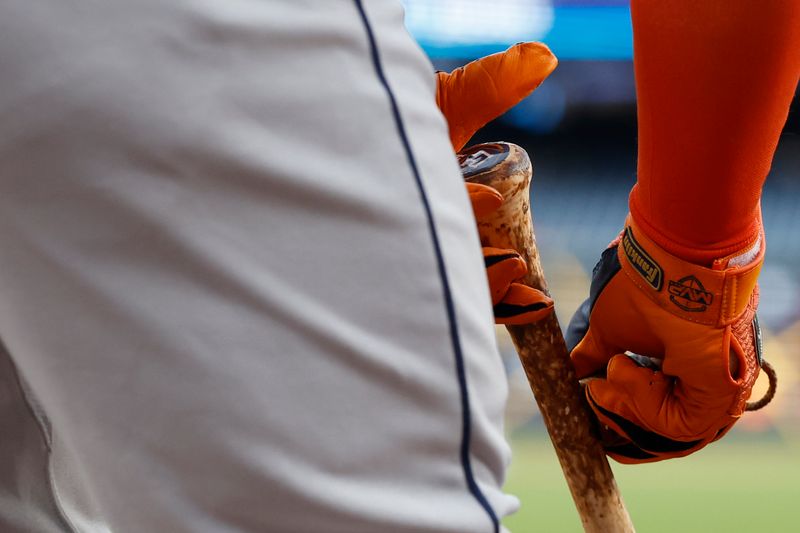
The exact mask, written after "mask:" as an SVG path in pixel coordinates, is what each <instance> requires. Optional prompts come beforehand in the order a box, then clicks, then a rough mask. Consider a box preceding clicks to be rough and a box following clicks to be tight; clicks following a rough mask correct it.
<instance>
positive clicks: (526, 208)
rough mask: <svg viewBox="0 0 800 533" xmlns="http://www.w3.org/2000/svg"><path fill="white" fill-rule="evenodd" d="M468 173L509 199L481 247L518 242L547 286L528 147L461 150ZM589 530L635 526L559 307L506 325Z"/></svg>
mask: <svg viewBox="0 0 800 533" xmlns="http://www.w3.org/2000/svg"><path fill="white" fill-rule="evenodd" d="M458 159H459V164H460V165H461V172H462V175H463V176H464V179H465V180H466V181H469V182H474V183H480V184H483V185H489V186H490V187H494V188H495V189H497V190H498V191H499V192H500V194H502V195H503V198H504V202H503V205H502V206H501V207H500V209H499V210H497V211H496V212H495V213H493V214H492V215H491V216H489V217H487V218H486V219H485V220H482V221H480V222H479V223H478V232H479V234H480V238H481V244H482V245H483V246H492V247H496V248H513V249H515V250H517V251H518V252H519V253H520V255H522V258H523V259H524V260H525V262H526V263H527V264H528V274H527V276H526V277H525V278H524V279H523V280H521V281H522V282H523V283H525V284H526V285H528V286H530V287H533V288H536V289H539V290H541V291H543V292H545V293H547V283H546V282H545V277H544V272H543V271H542V265H541V262H540V260H539V252H538V250H537V248H536V240H535V236H534V232H533V221H532V219H531V210H530V183H531V178H532V176H533V169H532V166H531V161H530V158H529V157H528V154H527V153H526V152H525V150H523V149H522V148H520V147H519V146H517V145H515V144H511V143H504V142H495V143H485V144H478V145H475V146H472V147H470V148H467V149H466V150H464V151H462V152H460V153H459V154H458ZM507 329H508V331H509V333H510V334H511V338H512V340H513V341H514V345H515V347H516V349H517V354H518V355H519V358H520V361H521V362H522V367H523V368H524V369H525V374H526V375H527V377H528V382H529V383H530V386H531V389H532V390H533V395H534V398H535V399H536V402H537V403H538V405H539V410H540V411H541V414H542V418H543V419H544V423H545V425H546V426H547V431H548V433H549V434H550V439H551V440H552V442H553V447H554V448H555V451H556V455H557V456H558V460H559V462H560V463H561V468H562V470H563V472H564V477H565V478H566V481H567V485H568V486H569V489H570V492H571V493H572V499H573V500H574V501H575V506H576V507H577V510H578V514H579V515H580V518H581V522H582V523H583V528H584V530H585V531H586V532H587V533H617V532H620V533H622V532H625V533H627V532H633V531H634V528H633V524H632V522H631V519H630V516H629V515H628V511H627V510H626V509H625V504H624V503H623V501H622V496H621V495H620V492H619V489H618V487H617V484H616V482H615V481H614V474H613V473H612V472H611V467H610V466H609V464H608V459H607V458H606V454H605V452H604V450H603V446H602V444H601V443H600V440H599V438H598V436H597V434H596V431H595V425H594V422H593V415H592V413H591V410H590V408H589V406H588V404H587V403H586V400H585V398H584V395H583V391H582V389H581V387H580V385H579V383H578V379H577V377H576V376H575V371H574V370H573V368H572V364H571V363H570V360H569V354H568V353H567V347H566V344H565V342H564V337H563V335H562V333H561V328H560V326H559V324H558V319H557V318H556V316H555V313H551V314H550V315H549V316H548V317H547V318H545V319H543V320H541V321H539V322H536V323H534V324H527V325H523V326H507Z"/></svg>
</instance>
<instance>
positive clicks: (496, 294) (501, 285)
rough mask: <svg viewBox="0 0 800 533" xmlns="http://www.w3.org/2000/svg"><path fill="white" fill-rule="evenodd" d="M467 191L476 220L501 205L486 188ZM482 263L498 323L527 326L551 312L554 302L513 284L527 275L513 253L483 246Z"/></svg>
mask: <svg viewBox="0 0 800 533" xmlns="http://www.w3.org/2000/svg"><path fill="white" fill-rule="evenodd" d="M467 192H468V193H469V199H470V201H471V202H472V210H473V212H474V213H475V218H476V219H477V220H480V219H481V218H483V217H485V216H487V215H489V214H491V213H492V212H494V211H495V210H497V209H499V208H500V206H501V205H502V204H503V196H502V195H501V194H500V193H499V192H498V191H497V190H496V189H494V188H492V187H489V186H488V185H481V184H479V183H467ZM483 260H484V263H485V264H486V276H487V278H488V281H489V291H490V293H491V295H492V306H493V307H494V318H495V322H496V323H497V324H528V323H531V322H536V321H538V320H541V319H542V318H544V317H546V316H547V315H548V314H550V313H551V312H552V311H553V300H552V299H550V298H549V297H548V296H547V295H546V294H544V293H543V292H542V291H539V290H537V289H534V288H531V287H528V286H527V285H523V284H521V283H515V282H514V280H517V279H520V278H522V277H523V276H524V275H525V274H527V272H528V265H526V264H525V260H524V259H522V257H521V256H520V255H519V254H518V253H517V252H516V251H515V250H507V249H502V248H491V247H484V248H483Z"/></svg>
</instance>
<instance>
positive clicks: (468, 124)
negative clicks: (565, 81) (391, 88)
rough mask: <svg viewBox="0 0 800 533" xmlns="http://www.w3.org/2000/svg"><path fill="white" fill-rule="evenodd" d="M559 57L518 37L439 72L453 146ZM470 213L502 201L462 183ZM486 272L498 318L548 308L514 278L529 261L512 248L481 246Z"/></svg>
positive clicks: (527, 89) (525, 91) (519, 319)
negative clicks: (502, 47) (495, 51)
mask: <svg viewBox="0 0 800 533" xmlns="http://www.w3.org/2000/svg"><path fill="white" fill-rule="evenodd" d="M557 63H558V61H557V60H556V58H555V56H554V55H553V53H552V52H550V49H549V48H547V47H546V46H545V45H543V44H541V43H520V44H516V45H514V46H512V47H511V48H509V49H508V50H506V51H505V52H501V53H498V54H493V55H490V56H487V57H483V58H481V59H478V60H476V61H473V62H471V63H469V64H467V65H465V66H463V67H461V68H458V69H456V70H454V71H453V72H450V73H446V72H438V73H437V74H436V76H437V90H436V103H437V104H438V106H439V108H440V109H441V111H442V113H443V114H444V116H445V119H446V120H447V123H448V126H449V128H450V142H451V143H452V144H453V149H454V150H455V151H456V152H457V151H459V150H460V149H461V148H463V147H464V144H466V142H467V141H469V139H470V138H471V137H472V136H473V135H474V134H475V132H476V131H477V130H478V129H480V128H482V127H483V126H484V125H486V123H488V122H489V121H490V120H493V119H494V118H496V117H498V116H500V115H502V114H503V113H505V112H506V111H507V110H508V109H510V108H511V107H513V106H514V105H516V104H517V103H519V102H520V101H521V100H522V99H523V98H525V97H526V96H528V95H529V94H530V93H531V92H532V91H533V90H534V89H536V87H538V86H539V84H541V83H542V81H544V79H545V78H547V76H549V75H550V73H551V72H552V71H553V69H555V67H556V65H557ZM467 191H468V193H469V196H470V201H471V202H472V208H473V211H474V213H475V217H476V218H477V219H480V218H481V217H484V216H486V215H488V214H490V213H491V212H493V211H494V210H496V209H498V208H499V207H500V205H501V204H502V203H503V197H502V195H501V194H500V193H499V192H497V191H496V190H495V189H493V188H491V187H488V186H486V185H479V184H469V183H468V184H467ZM483 257H484V262H485V264H486V275H487V278H488V282H489V290H490V292H491V296H492V305H493V306H494V315H495V322H496V323H498V324H526V323H529V322H535V321H537V320H540V319H541V318H542V317H544V316H546V315H547V314H548V313H550V312H551V311H552V308H553V301H552V300H551V299H550V298H548V297H547V296H546V295H545V294H544V293H542V292H541V291H538V290H536V289H532V288H530V287H527V286H525V285H522V284H520V283H515V282H514V281H515V280H517V279H519V278H521V277H523V276H524V275H525V274H526V273H527V271H528V267H527V265H526V264H525V261H524V260H523V259H522V257H520V255H519V254H518V253H517V252H516V251H515V250H503V249H498V248H488V247H487V248H483Z"/></svg>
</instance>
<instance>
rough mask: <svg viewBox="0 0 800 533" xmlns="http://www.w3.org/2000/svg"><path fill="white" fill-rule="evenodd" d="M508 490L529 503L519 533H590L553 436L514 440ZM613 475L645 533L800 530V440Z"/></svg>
mask: <svg viewBox="0 0 800 533" xmlns="http://www.w3.org/2000/svg"><path fill="white" fill-rule="evenodd" d="M512 448H513V450H514V458H513V461H512V465H511V470H510V472H509V478H508V482H507V484H506V490H507V492H510V493H511V494H515V495H516V496H518V497H519V499H520V500H521V502H522V507H521V509H520V510H519V511H518V512H517V513H516V514H515V515H512V516H510V517H508V518H506V520H504V522H503V523H504V524H505V526H506V527H507V528H509V529H510V530H511V531H512V532H513V533H533V532H544V533H561V532H564V533H572V532H575V533H578V532H581V531H583V530H582V528H581V525H580V520H579V519H578V516H577V513H576V511H575V508H574V506H573V504H572V498H571V497H570V495H569V491H568V489H567V486H566V483H565V481H564V479H563V477H562V474H561V470H560V468H559V466H558V460H557V459H556V457H555V453H554V452H553V449H552V447H551V445H550V442H549V440H547V436H546V435H543V434H538V433H537V434H533V435H531V434H525V435H524V436H519V437H516V438H514V439H512ZM612 466H613V469H614V473H615V476H616V479H617V483H618V484H619V486H620V488H621V490H622V494H623V497H624V498H625V503H626V506H627V508H628V511H629V512H630V514H631V517H632V518H633V522H634V524H635V526H636V530H637V532H638V533H658V532H670V533H673V532H681V533H693V532H696V533H716V532H726V533H794V532H797V531H800V439H795V438H786V437H784V438H778V437H777V436H776V437H775V438H772V439H769V440H764V439H753V438H750V437H747V438H746V439H742V438H738V439H737V438H736V436H735V435H733V434H732V435H730V436H729V437H728V438H727V439H726V440H724V441H721V442H718V443H715V444H714V445H712V446H710V447H708V448H706V449H704V450H701V451H700V452H698V453H696V454H694V455H693V456H690V457H686V458H683V459H677V460H673V461H667V462H662V463H655V464H648V465H637V466H625V465H620V464H616V463H613V464H612Z"/></svg>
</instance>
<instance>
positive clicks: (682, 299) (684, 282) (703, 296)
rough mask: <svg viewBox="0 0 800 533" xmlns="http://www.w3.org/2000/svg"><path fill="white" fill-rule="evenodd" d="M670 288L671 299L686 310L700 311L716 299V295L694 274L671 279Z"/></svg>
mask: <svg viewBox="0 0 800 533" xmlns="http://www.w3.org/2000/svg"><path fill="white" fill-rule="evenodd" d="M668 290H669V294H670V296H669V300H670V301H671V302H672V303H674V304H675V305H677V306H678V307H680V308H681V309H683V310H684V311H689V312H693V313H699V312H702V311H705V310H706V309H708V306H709V305H711V302H713V301H714V295H713V294H712V293H710V292H708V291H707V290H706V288H705V287H703V284H702V283H700V280H699V279H697V278H696V277H694V276H686V277H685V278H681V279H679V280H678V281H672V280H670V282H669V289H668Z"/></svg>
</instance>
